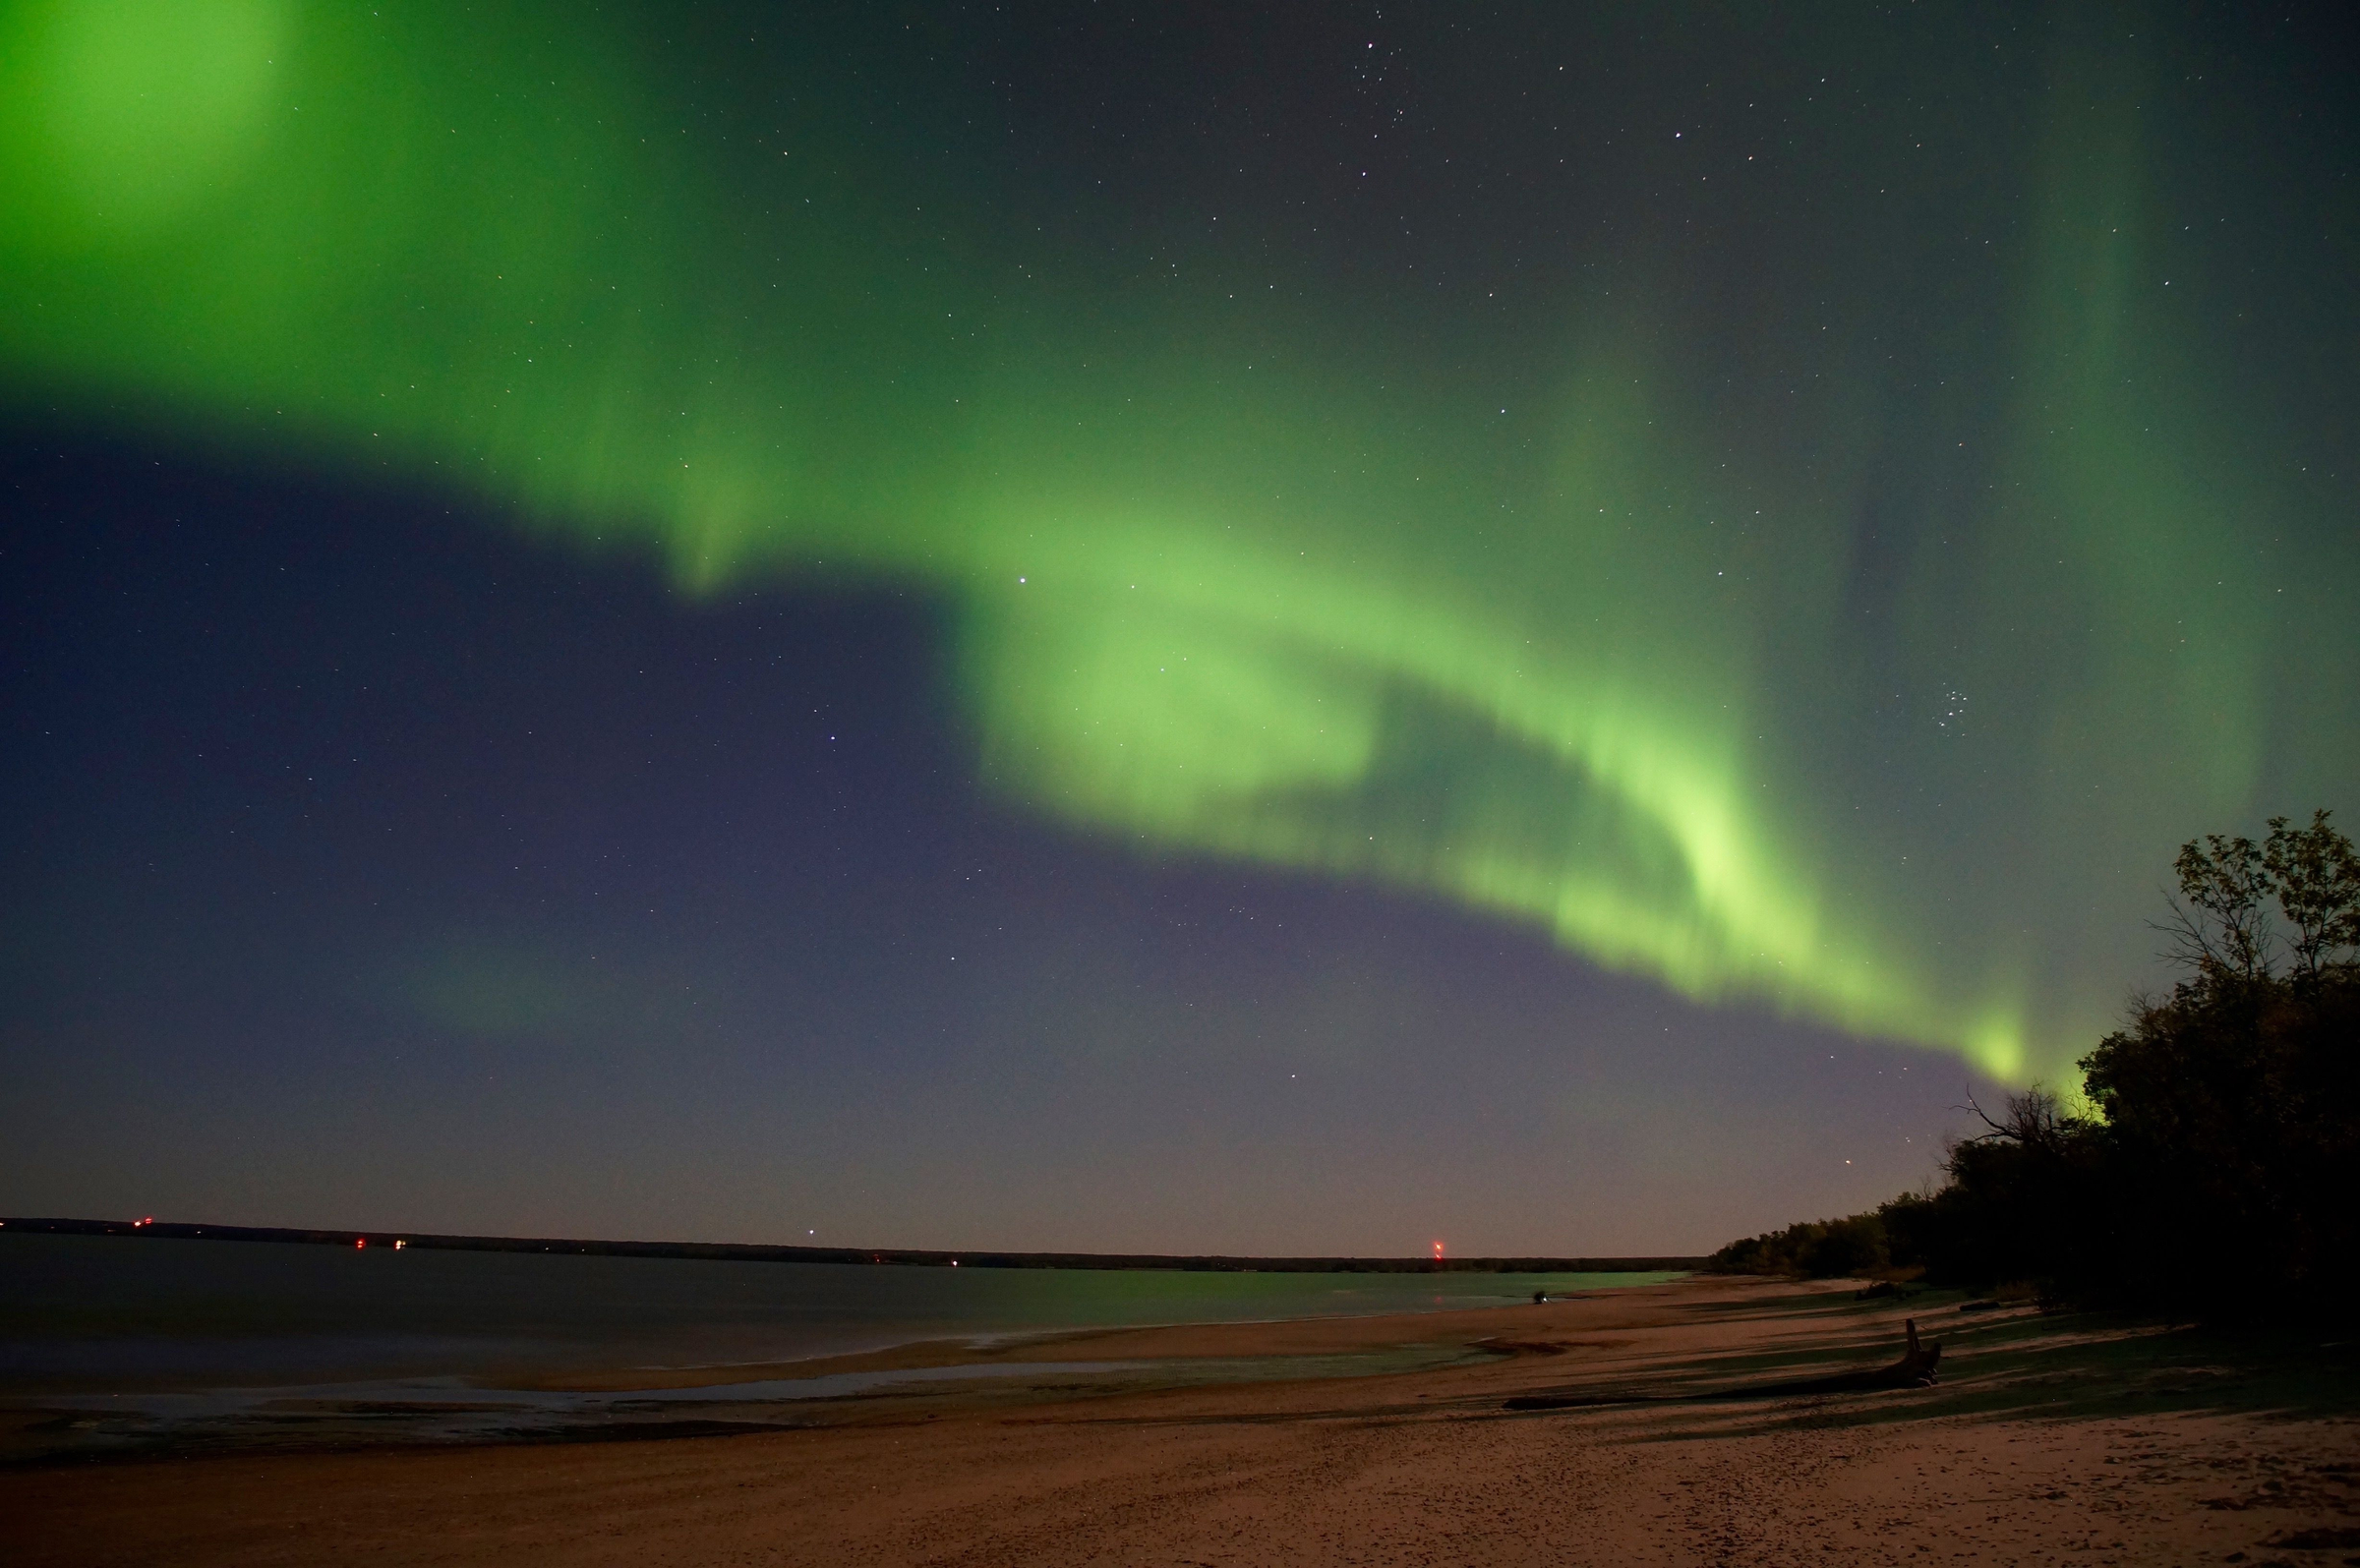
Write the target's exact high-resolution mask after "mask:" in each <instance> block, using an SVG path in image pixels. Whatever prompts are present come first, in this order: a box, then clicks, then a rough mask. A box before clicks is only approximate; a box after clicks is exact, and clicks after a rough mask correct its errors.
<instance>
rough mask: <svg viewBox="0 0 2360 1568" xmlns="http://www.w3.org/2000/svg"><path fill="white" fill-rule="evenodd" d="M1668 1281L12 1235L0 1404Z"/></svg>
mask: <svg viewBox="0 0 2360 1568" xmlns="http://www.w3.org/2000/svg"><path fill="white" fill-rule="evenodd" d="M1672 1277H1674V1276H1672V1275H1668V1274H1276V1273H1272V1274H1213V1273H1187V1272H1181V1271H1176V1270H1161V1269H1152V1270H1151V1269H1142V1270H1111V1269H1110V1270H1092V1269H984V1268H973V1269H969V1268H962V1269H951V1268H913V1267H875V1266H863V1265H859V1264H849V1263H750V1262H749V1263H738V1262H712V1261H706V1260H703V1259H686V1258H640V1257H578V1256H561V1255H555V1254H552V1255H546V1256H545V1255H537V1254H533V1253H522V1252H445V1251H429V1250H415V1249H413V1250H403V1251H399V1252H395V1251H392V1250H390V1249H383V1248H369V1249H345V1248H335V1247H313V1246H290V1245H284V1244H274V1243H266V1242H207V1241H168V1240H162V1239H148V1238H128V1237H84V1236H23V1235H20V1236H7V1235H4V1234H0V1395H16V1396H26V1395H53V1394H58V1393H68V1392H107V1393H114V1394H130V1393H135V1392H146V1393H159V1394H161V1393H172V1392H178V1393H183V1394H188V1393H195V1392H198V1391H202V1390H219V1389H227V1388H257V1387H281V1388H283V1387H288V1386H291V1385H315V1386H317V1385H338V1386H344V1385H359V1384H368V1383H372V1382H376V1381H381V1380H385V1379H420V1378H431V1379H446V1380H449V1382H450V1384H451V1386H463V1385H468V1384H473V1385H474V1386H482V1380H484V1379H488V1378H489V1379H497V1378H499V1377H501V1375H503V1374H504V1375H506V1376H509V1377H514V1376H516V1375H517V1374H518V1373H520V1372H532V1373H542V1372H552V1371H559V1370H562V1369H564V1368H568V1367H580V1368H587V1367H618V1366H622V1367H655V1368H662V1367H688V1366H713V1365H733V1364H751V1363H761V1362H780V1361H793V1360H797V1359H800V1358H803V1357H810V1356H824V1355H833V1354H838V1353H843V1352H849V1351H860V1350H873V1349H880V1348H882V1347H885V1346H889V1345H899V1344H907V1343H909V1342H911V1341H914V1340H925V1339H956V1338H969V1339H985V1338H993V1337H999V1336H1005V1335H1014V1334H1025V1333H1032V1332H1040V1331H1049V1330H1057V1329H1071V1328H1096V1327H1117V1326H1127V1325H1139V1324H1151V1323H1206V1322H1248V1321H1260V1320H1268V1319H1271V1318H1285V1317H1322V1316H1358V1315H1365V1314H1371V1313H1379V1312H1416V1311H1444V1310H1450V1309H1456V1308H1465V1307H1498V1306H1505V1305H1508V1304H1510V1303H1515V1302H1524V1301H1530V1300H1531V1298H1532V1294H1533V1292H1535V1291H1547V1292H1548V1293H1549V1294H1550V1295H1553V1296H1557V1295H1570V1294H1575V1293H1585V1292H1590V1291H1596V1290H1604V1289H1612V1288H1615V1287H1618V1286H1629V1285H1641V1284H1652V1283H1655V1282H1657V1281H1661V1280H1665V1279H1669V1278H1672Z"/></svg>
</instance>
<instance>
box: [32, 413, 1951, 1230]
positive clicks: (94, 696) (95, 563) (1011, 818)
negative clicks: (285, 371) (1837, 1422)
mask: <svg viewBox="0 0 2360 1568" xmlns="http://www.w3.org/2000/svg"><path fill="white" fill-rule="evenodd" d="M6 440H7V448H6V458H5V466H4V467H0V485H4V486H5V491H4V492H0V494H5V496H6V504H7V508H8V512H9V515H10V517H11V518H12V520H13V522H14V523H15V525H16V526H14V527H12V529H11V530H10V534H9V538H8V543H7V554H6V558H5V573H4V574H0V584H4V585H5V590H6V595H7V597H6V600H5V612H4V613H0V624H5V625H6V627H7V628H8V633H7V636H8V642H7V660H8V665H7V673H8V685H9V693H10V700H9V704H8V709H7V723H8V742H7V748H6V749H7V753H8V756H9V758H10V763H9V766H8V768H7V770H6V773H5V776H0V786H4V787H5V788H6V791H7V797H6V812H7V819H6V820H8V821H9V822H10V823H12V824H14V825H15V829H14V831H13V832H12V834H11V840H12V842H11V844H10V853H9V858H8V860H7V863H6V875H7V909H8V916H7V918H8V932H7V934H8V942H7V954H8V959H7V962H8V971H7V975H6V984H5V991H6V996H7V999H8V1000H7V1003H6V1013H5V1017H4V1022H0V1026H4V1027H5V1030H6V1033H5V1035H0V1051H4V1052H5V1058H4V1060H5V1062H6V1068H7V1075H8V1077H9V1080H10V1082H11V1083H12V1084H13V1085H14V1088H13V1090H12V1092H11V1093H10V1094H9V1095H8V1096H7V1097H6V1100H5V1102H4V1107H5V1108H4V1109H0V1145H4V1146H5V1148H6V1150H7V1153H6V1154H5V1155H0V1162H4V1163H0V1191H5V1192H6V1194H7V1206H8V1208H9V1209H10V1210H11V1211H12V1212H42V1213H47V1212H74V1213H97V1214H127V1213H132V1212H134V1211H137V1212H139V1213H148V1212H154V1213H159V1214H168V1215H174V1216H186V1217H192V1218H201V1219H214V1220H220V1221H224V1222H231V1221H235V1222H246V1223H285V1224H356V1225H357V1224H372V1225H398V1226H409V1227H413V1228H439V1229H449V1230H483V1231H496V1232H531V1233H547V1232H561V1233H567V1234H580V1233H590V1234H600V1235H606V1234H628V1235H635V1236H667V1237H690V1238H705V1239H730V1238H735V1239H759V1240H785V1239H792V1238H794V1237H797V1236H800V1235H803V1234H805V1233H807V1232H809V1231H813V1230H816V1231H817V1232H818V1233H819V1234H820V1236H821V1237H823V1238H826V1239H832V1240H835V1241H839V1242H854V1243H863V1244H866V1243H874V1244H880V1245H884V1244H891V1245H912V1246H920V1245H943V1246H994V1247H1018V1248H1095V1249H1141V1248H1153V1249H1175V1250H1194V1249H1205V1250H1212V1249H1222V1250H1231V1251H1239V1250H1259V1249H1269V1250H1323V1251H1325V1250H1359V1251H1374V1252H1404V1251H1414V1250H1417V1249H1422V1248H1424V1247H1425V1246H1427V1245H1429V1243H1430V1242H1431V1240H1432V1239H1433V1238H1435V1237H1437V1236H1439V1237H1441V1238H1443V1239H1445V1240H1446V1242H1448V1243H1449V1244H1450V1245H1451V1246H1452V1247H1454V1248H1456V1249H1461V1250H1564V1251H1572V1250H1582V1251H1592V1252H1597V1251H1616V1250H1623V1251H1633V1250H1652V1249H1686V1248H1700V1247H1704V1246H1707V1245H1717V1243H1718V1241H1720V1240H1726V1239H1727V1236H1728V1235H1729V1234H1734V1233H1736V1232H1738V1231H1742V1230H1746V1229H1751V1228H1759V1227H1762V1226H1767V1225H1769V1224H1771V1223H1773V1222H1775V1221H1778V1220H1780V1219H1781V1218H1782V1217H1785V1216H1790V1215H1792V1214H1797V1213H1804V1212H1809V1213H1816V1212H1820V1211H1822V1210H1826V1211H1835V1210H1841V1209H1846V1208H1850V1207H1855V1206H1859V1205H1860V1204H1863V1203H1866V1202H1869V1201H1872V1200H1874V1199H1876V1198H1878V1197H1881V1196H1884V1195H1889V1194H1890V1192H1891V1191H1894V1190H1897V1189H1899V1188H1901V1187H1903V1186H1907V1185H1911V1184H1914V1183H1916V1182H1918V1181H1919V1180H1921V1179H1922V1178H1923V1177H1924V1176H1925V1175H1926V1174H1927V1173H1928V1172H1929V1171H1930V1169H1931V1156H1932V1151H1933V1143H1934V1139H1935V1138H1936V1137H1937V1135H1938V1134H1939V1132H1940V1131H1941V1130H1942V1129H1943V1128H1944V1127H1945V1126H1946V1125H1949V1124H1951V1123H1953V1122H1955V1121H1956V1118H1955V1117H1953V1116H1950V1115H1948V1114H1946V1113H1947V1108H1948V1107H1951V1106H1954V1105H1956V1104H1958V1103H1959V1102H1960V1101H1961V1100H1962V1099H1963V1097H1964V1094H1965V1092H1966V1088H1967V1078H1966V1075H1965V1074H1964V1073H1963V1072H1962V1070H1960V1069H1958V1068H1956V1067H1955V1066H1953V1065H1951V1064H1949V1063H1947V1062H1944V1061H1942V1060H1940V1059H1938V1058H1930V1057H1927V1056H1926V1055H1924V1054H1923V1053H1920V1052H1904V1051H1901V1050H1898V1049H1880V1048H1877V1047H1874V1046H1868V1045H1861V1044H1859V1043H1856V1042H1851V1041H1847V1040H1844V1039H1842V1038H1841V1037H1838V1036H1833V1035H1830V1034H1827V1033H1825V1032H1822V1031H1817V1030H1812V1029H1807V1028H1802V1027H1798V1026H1791V1025H1782V1024H1779V1023H1776V1022H1774V1021H1771V1020H1768V1019H1765V1018H1763V1017H1760V1016H1753V1015H1750V1014H1748V1013H1746V1012H1744V1011H1741V1010H1739V1011H1727V1012H1711V1011H1705V1010H1700V1009H1697V1008H1694V1007H1690V1006H1687V1005H1684V1004H1682V1003H1680V1002H1678V1001H1677V1000H1675V999H1672V998H1670V997H1668V996H1666V995H1665V994H1663V993H1662V992H1660V991H1659V990H1658V989H1656V988H1655V987H1653V986H1650V985H1648V984H1646V983H1644V982H1641V981H1635V980H1630V979H1625V978H1621V977H1616V976H1609V975H1604V974H1601V973H1599V972H1597V971H1594V970H1592V969H1589V968H1588V967H1586V966H1584V965H1583V964H1581V963H1579V962H1578V961H1576V960H1573V959H1571V958H1568V957H1567V956H1566V955H1565V954H1564V953H1562V952H1561V951H1558V950H1556V949H1555V948H1553V947H1552V946H1551V945H1549V944H1548V943H1547V942H1546V941H1545V940H1543V939H1540V938H1538V937H1536V936H1533V935H1530V934H1527V933H1525V932H1522V931H1518V930H1515V929H1513V928H1510V927H1506V926H1504V925H1501V924H1498V923H1495V922H1492V921H1489V920H1485V919H1482V918H1478V917H1473V916H1469V915H1465V914H1462V913H1457V912H1454V911H1452V910H1450V909H1448V908H1447V907H1446V906H1442V905H1439V904H1435V903H1431V902H1426V901H1422V900H1412V899H1406V898H1401V897H1397V896H1392V895H1387V894H1383V893H1378V892H1373V891H1370V890H1366V889H1362V888H1356V887H1353V886H1351V885H1349V884H1336V883H1328V882H1319V881H1313V880H1311V879H1306V878H1297V877H1291V876H1288V875H1284V874H1279V873H1263V872H1256V871H1245V872H1241V871H1239V870H1237V869H1235V868H1231V867H1225V866H1217V865H1207V864H1203V863H1192V862H1189V861H1186V860H1175V859H1170V858H1157V857H1152V856H1147V855H1142V854H1139V853H1136V852H1134V851H1132V850H1128V849H1126V848H1125V847H1124V846H1123V845H1122V844H1120V843H1117V842H1090V841H1087V840H1081V839H1077V838H1076V837H1075V836H1074V835H1072V834H1070V833H1068V832H1063V831H1059V830H1057V829H1055V828H1052V827H1049V826H1046V825H1043V824H1040V823H1037V822H1033V821H1031V820H1027V819H1026V818H1024V817H1022V816H1019V815H1016V814H1013V813H1012V812H1011V811H1009V810H1008V809H1006V808H1004V807H1001V806H997V805H993V804H989V803H986V802H984V801H983V800H981V799H980V798H979V797H978V795H977V792H976V790H975V788H974V784H973V767H972V764H971V762H970V761H969V753H968V751H967V750H966V748H965V745H964V741H965V737H964V736H963V735H962V733H961V729H960V726H959V724H958V721H957V718H956V715H955V714H954V713H953V712H952V711H951V710H950V708H949V706H948V704H947V703H946V702H945V700H944V695H943V680H942V670H941V668H940V661H939V657H938V648H939V640H940V639H939V630H940V620H941V610H940V608H939V607H938V606H934V605H929V604H927V603H926V602H924V601H923V600H922V599H918V598H915V597H907V596H898V595H894V594H890V593H883V592H877V593H868V594H860V595H851V594H848V595H841V596H831V595H827V594H823V593H811V592H805V593H788V592H769V593H761V594H749V595H746V596H744V597H742V598H738V599H733V600H725V601H721V602H714V603H698V602H688V601H683V600H681V599H679V597H677V596H676V595H674V594H672V593H671V592H669V591H668V590H666V589H665V588H664V587H663V586H662V585H661V584H660V583H659V582H658V581H657V580H656V579H655V578H654V577H652V576H651V575H650V574H649V573H648V572H647V571H646V570H644V568H643V566H642V565H641V563H639V562H636V561H633V560H629V559H616V560H612V561H607V562H599V563H593V564H589V565H585V564H584V563H583V562H582V561H581V560H580V559H579V558H578V557H577V556H574V555H570V554H565V553H560V552H556V551H553V550H549V549H545V548H542V547H540V546H537V545H535V544H532V543H529V542H520V541H518V540H517V539H516V537H515V535H514V533H513V531H512V530H510V529H508V528H505V527H503V526H501V525H500V523H499V521H498V520H497V519H495V518H489V517H485V516H481V515H469V513H468V512H467V510H466V508H465V507H464V506H462V505H460V504H458V503H456V502H455V501H454V500H452V499H451V498H450V497H446V496H437V495H434V494H429V493H425V492H422V491H420V490H417V489H414V488H404V487H400V486H395V485H390V484H388V485H385V486H383V487H370V486H367V485H357V484H354V483H352V482H351V481H350V480H349V479H345V478H339V479H336V480H333V481H330V480H327V479H324V478H322V477H319V476H316V475H305V474H302V473H289V472H273V471H266V470H265V471H256V470H247V471H236V470H230V469H225V468H223V467H222V466H220V465H218V464H208V463H206V462H202V461H198V460H194V459H192V458H191V457H189V456H188V455H186V454H185V453H183V452H180V451H176V450H174V449H173V448H172V447H171V446H170V445H169V444H168V443H164V442H149V443H142V442H139V441H137V440H133V439H128V438H111V439H110V438H102V437H100V436H95V435H92V434H90V433H89V432H87V431H83V432H77V431H73V430H67V429H61V428H59V427H57V426H55V425H50V426H47V427H42V426H37V425H31V424H29V423H27V422H24V421H20V422H18V423H17V424H15V425H14V426H12V427H10V428H9V429H8V430H7V432H6ZM1905 1070H1907V1071H1906V1072H1905ZM1910 1139H1914V1140H1915V1141H1908V1140H1910ZM1847 1160H1850V1161H1852V1162H1854V1163H1851V1164H1847V1163H1845V1162H1846V1161H1847Z"/></svg>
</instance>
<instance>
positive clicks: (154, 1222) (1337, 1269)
mask: <svg viewBox="0 0 2360 1568" xmlns="http://www.w3.org/2000/svg"><path fill="white" fill-rule="evenodd" d="M10 1232H14V1233H16V1234H18V1235H30V1236H120V1237H132V1238H137V1237H152V1238H157V1239H161V1240H166V1241H205V1242H272V1243H282V1244H296V1245H304V1246H318V1247H341V1248H345V1249H358V1250H365V1249H369V1248H378V1249H384V1250H388V1251H403V1250H408V1249H418V1250H421V1251H451V1252H526V1253H535V1254H543V1253H546V1254H554V1255H560V1256H589V1257H667V1258H693V1259H703V1260H706V1261H709V1262H745V1263H857V1264H863V1265H878V1266H897V1265H898V1266H901V1267H915V1268H1071V1269H1173V1270H1181V1271H1189V1272H1198V1273H1236V1274H1244V1273H1268V1274H1485V1273H1490V1274H1656V1273H1680V1272H1683V1271H1687V1270H1692V1269H1695V1268H1697V1267H1699V1266H1701V1265H1702V1264H1703V1263H1704V1262H1705V1259H1704V1258H1703V1257H1702V1256H1695V1257H1687V1256H1674V1255H1670V1254H1661V1255H1647V1256H1636V1257H1546V1256H1538V1255H1515V1256H1496V1257H1451V1256H1448V1255H1444V1256H1440V1257H1435V1256H1427V1255H1424V1254H1420V1255H1415V1256H1408V1257H1351V1256H1342V1255H1335V1256H1316V1255H1272V1256H1248V1255H1242V1254H1228V1253H1180V1252H1047V1251H1039V1252H1034V1251H1014V1250H1008V1249H973V1250H966V1251H961V1250H954V1249H937V1248H908V1247H809V1246H788V1245H773V1244H769V1243H761V1242H636V1241H600V1240H595V1239H587V1238H580V1237H557V1236H463V1235H450V1234H443V1233H437V1232H427V1231H397V1230H383V1229H377V1228H369V1227H355V1228H353V1229H349V1230H331V1229H321V1228H314V1227H299V1226H280V1225H214V1224H210V1223H207V1224H198V1223H195V1222H191V1221H182V1220H158V1219H153V1218H143V1219H137V1220H90V1219H65V1218H52V1217H40V1216H17V1215H10V1216H7V1217H0V1235H5V1234H8V1233H10Z"/></svg>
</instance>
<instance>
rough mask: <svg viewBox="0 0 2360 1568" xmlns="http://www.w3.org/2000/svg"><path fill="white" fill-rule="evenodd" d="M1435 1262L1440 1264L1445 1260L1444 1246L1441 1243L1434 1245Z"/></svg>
mask: <svg viewBox="0 0 2360 1568" xmlns="http://www.w3.org/2000/svg"><path fill="white" fill-rule="evenodd" d="M1434 1260H1435V1261H1436V1262H1438V1263H1439V1262H1441V1261H1442V1260H1443V1244H1442V1243H1440V1242H1437V1243H1435V1244H1434Z"/></svg>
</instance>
